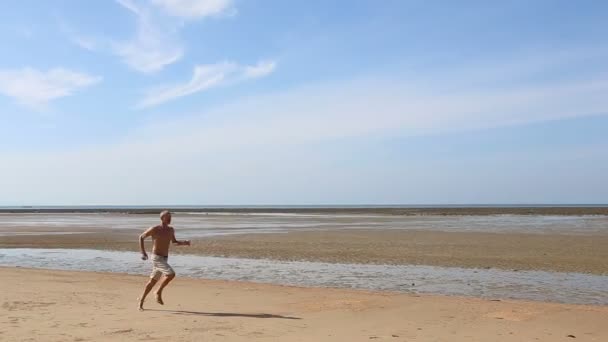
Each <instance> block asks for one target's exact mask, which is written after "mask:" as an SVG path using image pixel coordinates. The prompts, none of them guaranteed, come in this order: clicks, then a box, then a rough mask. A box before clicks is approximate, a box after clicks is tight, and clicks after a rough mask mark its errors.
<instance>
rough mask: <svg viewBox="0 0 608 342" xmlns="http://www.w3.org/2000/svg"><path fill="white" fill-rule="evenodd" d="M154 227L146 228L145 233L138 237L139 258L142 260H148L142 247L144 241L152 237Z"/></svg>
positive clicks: (144, 247)
mask: <svg viewBox="0 0 608 342" xmlns="http://www.w3.org/2000/svg"><path fill="white" fill-rule="evenodd" d="M154 228H155V227H150V228H148V229H147V230H146V231H145V232H143V233H142V234H141V235H140V236H139V250H140V251H141V258H142V260H147V259H148V253H146V246H144V240H145V239H146V238H147V237H148V236H150V235H152V232H153V231H154Z"/></svg>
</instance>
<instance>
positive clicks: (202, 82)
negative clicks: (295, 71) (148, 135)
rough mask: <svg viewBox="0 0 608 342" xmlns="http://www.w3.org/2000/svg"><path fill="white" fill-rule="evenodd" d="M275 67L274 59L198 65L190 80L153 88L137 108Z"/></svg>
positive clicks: (233, 81) (233, 82)
mask: <svg viewBox="0 0 608 342" xmlns="http://www.w3.org/2000/svg"><path fill="white" fill-rule="evenodd" d="M275 67H276V62H274V61H263V62H260V63H258V64H256V65H246V66H241V65H238V64H236V63H232V62H222V63H217V64H207V65H198V66H196V67H195V68H194V71H193V75H192V78H191V79H190V81H188V82H187V83H184V84H176V85H171V86H165V87H159V88H157V89H154V90H151V91H150V92H148V94H147V95H146V96H145V97H144V99H143V100H141V101H140V102H139V103H138V105H137V108H147V107H152V106H156V105H159V104H162V103H165V102H168V101H172V100H174V99H177V98H180V97H183V96H187V95H191V94H194V93H198V92H201V91H205V90H208V89H210V88H213V87H218V86H221V85H226V84H235V83H239V82H242V81H245V80H249V79H254V78H260V77H264V76H267V75H269V74H270V73H272V72H273V71H274V69H275Z"/></svg>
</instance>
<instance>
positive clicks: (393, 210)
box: [0, 204, 608, 216]
mask: <svg viewBox="0 0 608 342" xmlns="http://www.w3.org/2000/svg"><path fill="white" fill-rule="evenodd" d="M165 209H167V210H170V211H172V212H176V213H187V212H192V213H226V214H230V213H234V214H314V215H317V214H318V215H323V214H346V215H369V214H378V215H395V216H424V215H439V216H476V215H480V216H487V215H557V216H587V215H590V216H591V215H608V204H598V205H581V206H577V205H521V206H520V205H513V206H489V205H488V206H483V205H479V206H474V205H472V206H466V205H464V206H440V205H439V206H293V207H290V206H282V207H281V206H242V207H239V206H234V207H232V206H225V207H221V206H218V207H216V206H208V207H205V206H201V207H180V206H167V207H130V206H125V207H103V206H100V207H29V206H24V207H0V213H7V214H38V213H39V214H49V213H121V214H158V213H159V212H160V211H162V210H165Z"/></svg>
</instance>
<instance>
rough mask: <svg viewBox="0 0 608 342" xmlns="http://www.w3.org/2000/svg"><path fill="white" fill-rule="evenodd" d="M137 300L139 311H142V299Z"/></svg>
mask: <svg viewBox="0 0 608 342" xmlns="http://www.w3.org/2000/svg"><path fill="white" fill-rule="evenodd" d="M137 299H138V300H139V305H138V309H139V311H144V301H143V300H142V299H140V298H137Z"/></svg>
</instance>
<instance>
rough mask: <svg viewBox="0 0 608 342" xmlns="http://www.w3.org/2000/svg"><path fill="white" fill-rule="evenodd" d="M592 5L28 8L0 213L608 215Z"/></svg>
mask: <svg viewBox="0 0 608 342" xmlns="http://www.w3.org/2000/svg"><path fill="white" fill-rule="evenodd" d="M606 18H608V2H606V1H599V0H597V1H592V0H582V1H576V2H575V1H568V0H563V1H561V0H551V1H549V0H537V1H523V0H522V1H520V0H509V1H447V0H445V1H433V0H425V1H422V0H411V1H408V0H383V1H375V0H374V1H372V0H367V1H364V0H349V1H342V0H334V1H321V0H311V1H282V0H116V1H112V0H95V1H76V0H49V1H35V0H23V1H19V2H7V3H6V4H5V6H4V9H3V11H1V12H0V43H2V46H4V48H3V49H2V53H1V54H0V120H1V122H2V128H3V130H2V134H1V135H0V155H1V156H2V163H1V164H0V189H1V190H0V205H5V206H11V205H273V204H275V205H306V204H315V205H322V204H351V205H362V204H376V205H383V204H527V203H547V204H568V203H584V204H590V203H595V204H600V203H604V204H605V203H608V181H607V178H606V175H608V134H607V133H606V132H608V24H607V23H606Z"/></svg>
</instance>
